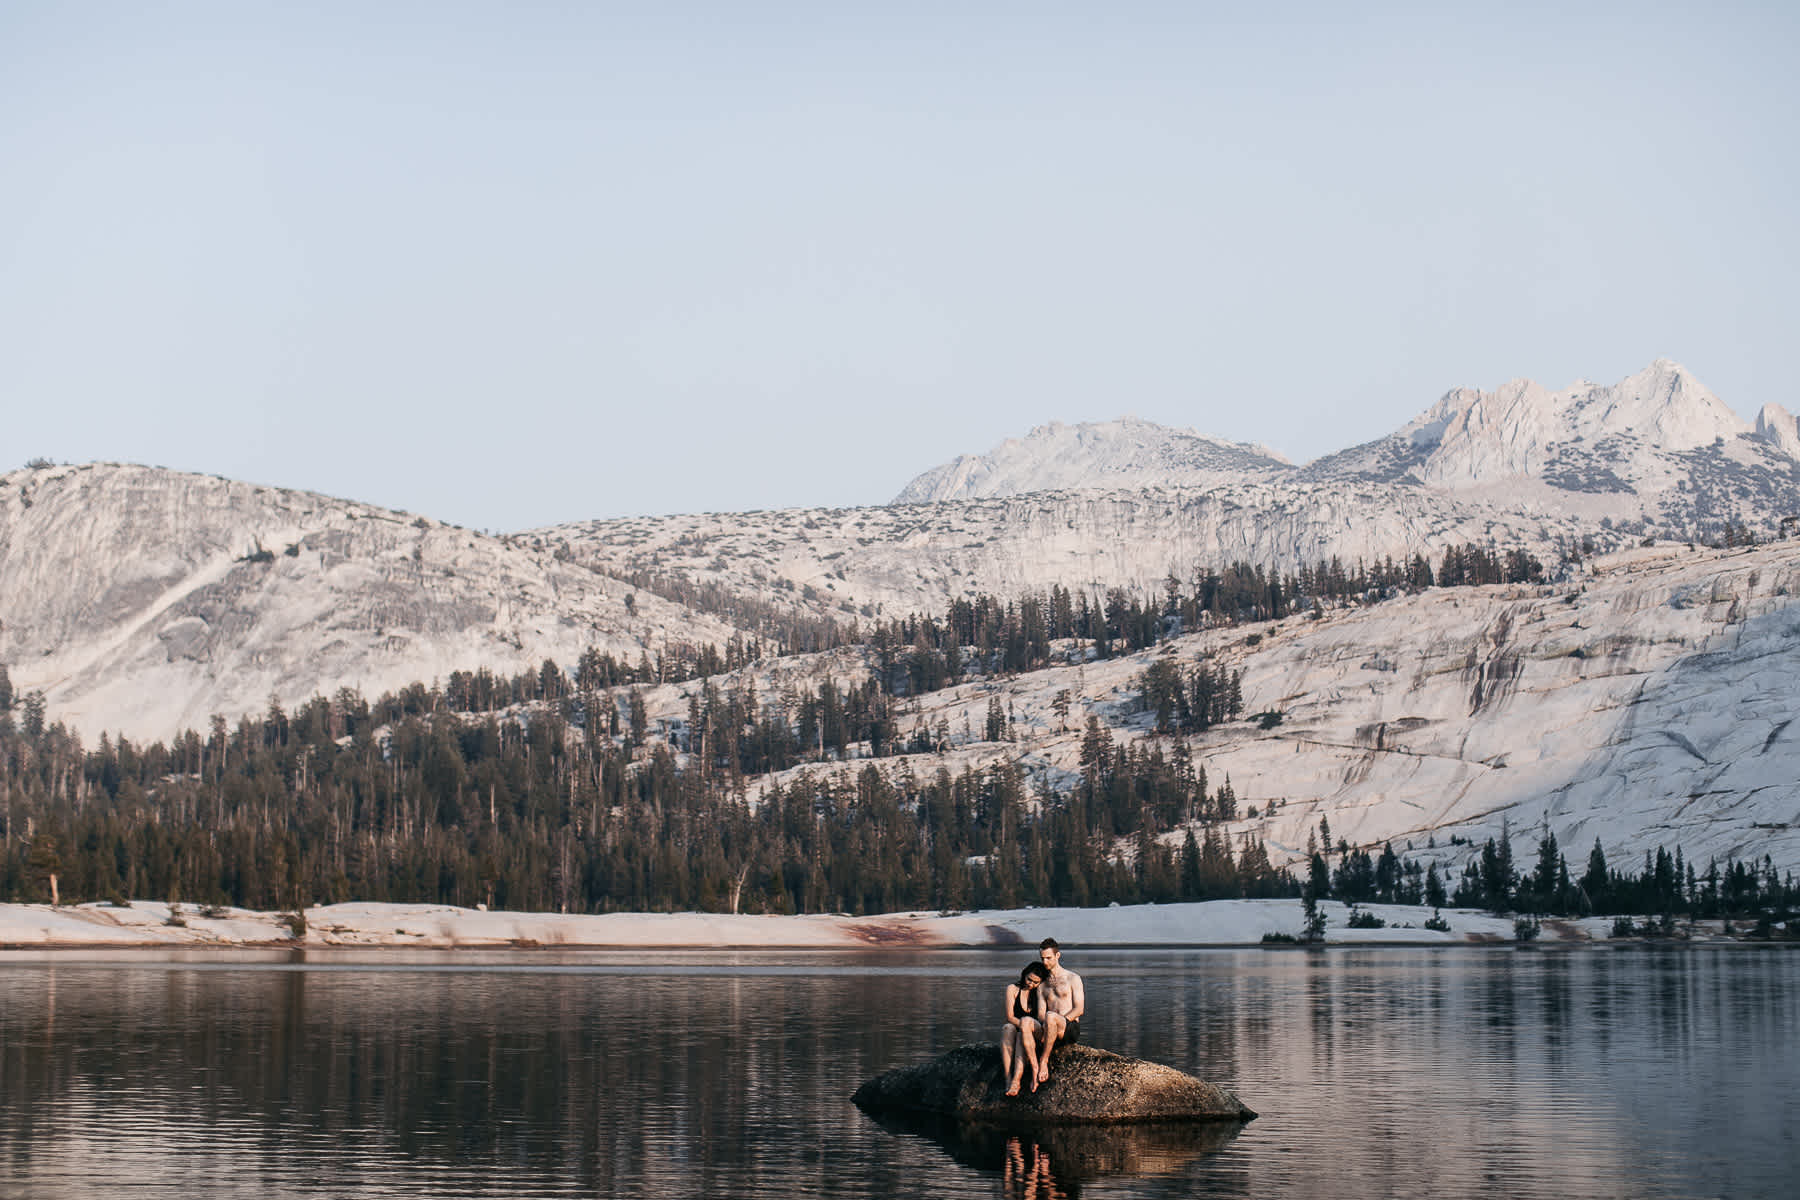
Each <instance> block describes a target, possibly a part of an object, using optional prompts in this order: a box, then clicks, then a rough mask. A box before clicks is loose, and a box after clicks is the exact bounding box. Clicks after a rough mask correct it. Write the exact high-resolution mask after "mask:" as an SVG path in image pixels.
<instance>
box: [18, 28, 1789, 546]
mask: <svg viewBox="0 0 1800 1200" xmlns="http://www.w3.org/2000/svg"><path fill="white" fill-rule="evenodd" d="M1248 9H1255V10H1256V11H1254V12H1252V11H1246V10H1248ZM1797 14H1800V6H1795V5H1792V4H1785V3H1767V4H1733V3H1712V4H1706V5H1699V4H1693V5H1659V4H1653V3H1637V4H1628V5H1627V4H1617V5H1615V4H1600V3H1594V4H1555V5H1534V4H1529V3H1521V4H1512V5H1504V6H1502V5H1479V6H1478V5H1466V4H1446V3H1441V2H1440V3H1430V4H1418V5H1410V4H1378V3H1370V4H1363V5H1343V4H1318V5H1313V4H1305V3H1290V4H1279V5H1255V6H1249V5H1242V4H1233V5H1211V4H1204V3H1198V2H1192V3H1132V2H1130V0H1122V2H1121V3H1118V4H1110V5H1105V6H1100V5H1093V4H1065V3H1057V2H1055V0H1040V2H1036V3H1029V4H1026V3H983V4H977V5H970V4H938V3H930V2H921V3H910V4H905V5H861V4H842V3H819V4H802V3H787V2H784V0H766V2H763V3H758V4H741V3H730V4H724V3H721V4H702V3H679V2H673V0H672V2H671V3H667V4H635V5H626V4H610V3H583V4H551V3H528V2H522V3H507V4H501V3H490V4H461V3H452V2H434V3H424V4H409V3H398V2H393V3H381V4H353V3H323V4H317V5H292V4H260V3H253V2H245V0H230V2H225V3H216V4H214V3H182V2H180V0H176V2H174V3H170V4H164V5H154V6H151V5H141V4H137V3H125V4H109V3H104V2H101V3H93V4H82V5H68V4H63V3H37V2H34V0H8V2H7V3H6V4H4V5H0V164H3V166H0V180H3V182H0V418H3V420H0V431H3V432H0V439H3V440H0V470H3V469H11V468H13V467H17V466H20V465H22V464H24V463H25V462H26V461H27V460H29V459H34V458H49V459H53V460H56V461H64V462H87V461H112V462H136V463H148V464H152V465H158V466H166V467H172V468H178V469H182V470H190V471H198V472H204V473H207V474H215V475H223V476H228V477H232V478H238V479H246V480H251V481H254V482H259V483H267V484H276V485H281V486H285V487H293V488H302V489H309V490H314V491H320V492H325V493H328V494H331V495H336V496H343V497H348V498H353V499H357V500H363V501H368V502H372V503H376V504H382V505H387V506H390V507H394V508H398V509H403V510H406V511H410V512H417V513H423V514H427V515H430V516H433V517H436V518H439V519H441V520H445V521H452V522H455V523H458V524H463V525H467V526H470V527H473V528H480V529H491V530H495V531H507V530H517V529H524V528H531V527H535V526H541V525H547V524H552V523H557V522H563V521H575V520H583V519H588V518H602V517H616V516H627V515H637V514H656V513H674V512H701V511H718V512H729V511H745V510H753V509H770V508H787V507H797V506H806V505H831V506H849V505H860V504H880V503H885V502H886V501H888V500H889V499H891V498H892V497H893V496H894V494H895V493H897V492H898V491H899V490H900V489H901V488H902V487H903V486H904V485H905V484H906V482H907V481H908V480H909V479H911V478H912V477H913V476H914V475H916V474H918V473H919V472H921V471H924V470H926V469H928V468H930V467H932V466H935V465H937V464H939V463H941V462H945V461H947V460H949V459H951V458H953V457H955V456H956V455H958V454H963V453H981V452H984V451H986V450H988V449H991V448H992V447H993V446H994V445H995V444H997V443H998V442H1000V441H1001V440H1002V439H1004V438H1007V437H1016V436H1022V435H1023V434H1025V433H1026V432H1027V431H1029V430H1030V429H1031V428H1032V427H1033V426H1036V425H1039V424H1043V423H1045V422H1048V421H1051V420H1061V421H1065V422H1075V421H1097V420H1109V419H1112V418H1114V417H1118V416H1122V415H1127V414H1129V415H1135V416H1138V417H1141V418H1144V419H1147V420H1152V421H1158V422H1161V423H1164V424H1168V425H1174V426H1182V427H1190V428H1194V429H1198V430H1200V431H1201V432H1203V433H1209V434H1215V435H1218V436H1221V437H1226V438H1230V439H1233V440H1239V441H1251V442H1260V443H1263V444H1265V445H1268V446H1270V447H1272V448H1274V449H1276V450H1278V451H1280V452H1281V453H1283V454H1285V455H1287V456H1288V457H1289V458H1291V459H1293V460H1294V461H1296V462H1302V461H1306V460H1308V459H1311V458H1314V457H1317V456H1319V455H1321V454H1326V453H1330V452H1332V451H1334V450H1338V449H1342V448H1344V447H1346V446H1350V445H1354V444H1356V443H1359V442H1363V441H1367V440H1369V439H1371V438H1375V437H1378V436H1381V435H1382V434H1385V433H1387V432H1390V431H1391V430H1393V429H1394V428H1396V427H1398V426H1399V425H1401V424H1403V423H1405V422H1406V421H1407V420H1409V419H1411V418H1412V417H1413V416H1415V415H1417V414H1418V413H1420V412H1421V411H1423V410H1424V409H1426V408H1427V407H1429V406H1430V405H1431V404H1432V403H1433V402H1434V401H1435V400H1436V399H1437V398H1438V397H1439V396H1441V395H1442V394H1443V393H1444V392H1445V391H1447V390H1449V389H1451V388H1453V387H1460V386H1475V387H1481V388H1487V389H1491V388H1493V387H1496V386H1498V385H1499V384H1501V383H1504V382H1505V381H1507V380H1509V379H1513V378H1518V377H1526V378H1532V379H1536V380H1538V381H1539V382H1541V383H1543V384H1545V385H1546V386H1549V387H1563V386H1566V385H1568V384H1569V383H1572V382H1574V381H1575V380H1577V379H1591V380H1594V381H1596V382H1601V383H1611V382H1616V381H1617V380H1619V379H1622V378H1624V377H1625V376H1626V375H1629V374H1631V373H1633V372H1635V371H1637V370H1638V369H1640V368H1642V367H1643V366H1645V365H1646V364H1648V363H1649V362H1650V361H1651V360H1652V359H1655V358H1658V357H1667V358H1672V359H1674V360H1676V361H1678V362H1681V363H1683V364H1684V365H1685V366H1687V367H1688V368H1689V369H1690V370H1692V371H1693V372H1694V373H1695V374H1696V375H1697V376H1698V377H1699V378H1700V379H1701V380H1702V381H1703V382H1704V383H1705V384H1707V386H1709V387H1710V388H1711V389H1712V390H1713V391H1714V392H1716V393H1717V394H1718V395H1719V396H1720V397H1721V398H1722V399H1724V400H1725V402H1726V403H1727V404H1728V405H1730V406H1731V407H1733V408H1734V409H1735V410H1736V411H1737V412H1738V413H1739V414H1740V415H1742V416H1744V417H1745V418H1746V419H1751V418H1753V417H1754V416H1755V413H1756V411H1757V410H1758V409H1759V408H1760V407H1761V406H1762V405H1763V404H1764V403H1768V402H1774V403H1778V404H1782V405H1785V406H1786V407H1787V408H1789V409H1790V410H1794V409H1800V395H1796V394H1795V391H1796V389H1795V386H1794V383H1793V380H1794V373H1793V371H1792V369H1791V365H1790V360H1791V358H1792V357H1793V356H1792V352H1791V347H1792V346H1793V344H1794V342H1795V338H1796V335H1795V320H1794V318H1795V315H1796V311H1795V300H1794V294H1795V293H1794V282H1795V280H1796V279H1797V278H1800V220H1797V219H1796V213H1800V207H1797V206H1796V204H1795V197H1796V195H1797V194H1800V170H1797V168H1796V158H1797V155H1800V150H1797V147H1800V136H1797V134H1796V131H1800V72H1796V71H1795V70H1794V69H1793V63H1794V61H1795V55H1796V52H1797V51H1800V15H1797Z"/></svg>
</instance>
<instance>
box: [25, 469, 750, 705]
mask: <svg viewBox="0 0 1800 1200" xmlns="http://www.w3.org/2000/svg"><path fill="white" fill-rule="evenodd" d="M635 592H636V589H634V588H632V587H630V586H628V585H626V584H624V583H622V582H620V581H618V580H616V579H607V578H603V577H600V576H597V575H595V574H594V573H593V572H592V571H589V570H585V569H583V568H581V567H579V566H575V565H573V564H570V563H566V562H559V561H557V560H556V559H555V558H554V557H553V556H552V555H550V554H549V553H546V552H544V551H542V550H539V549H533V548H530V547H528V546H523V545H520V544H518V543H517V542H515V541H513V540H510V539H504V538H495V537H490V536H487V535H485V534H480V533H474V532H471V531H469V530H466V529H460V528H457V527H455V526H451V525H445V524H442V523H441V522H438V521H433V520H430V519H429V518H426V517H416V516H413V515H411V514H407V513H399V512H392V511H389V510H386V509H381V508H376V507H374V506H371V505H367V504H358V503H356V502H354V501H348V500H337V499H332V498H330V497H326V496H320V495H316V494H313V493H310V492H297V491H290V490H287V489H282V488H271V487H258V486H255V485H252V484H247V483H237V482H233V481H230V480H224V479H216V478H213V477H210V476H202V475H190V474H184V473H181V472H175V471H166V470H160V469H156V468H150V467H136V466H115V465H102V464H96V465H89V466H64V467H49V468H40V469H31V468H26V469H24V470H19V471H14V472H11V473H9V474H7V475H5V476H0V663H4V664H6V665H7V667H8V671H9V674H10V676H11V679H12V683H13V687H14V689H15V691H16V692H18V693H20V694H23V693H25V692H28V691H31V690H34V689H36V690H41V691H43V692H44V693H45V696H46V699H47V701H48V706H49V709H50V713H51V716H52V717H53V718H54V719H58V720H63V721H65V722H67V723H69V724H71V725H74V726H76V727H78V728H82V729H84V730H86V731H87V732H88V733H90V734H91V735H98V734H99V733H100V732H102V731H108V732H115V733H117V732H124V733H126V734H129V735H130V736H133V737H157V738H166V737H169V736H172V735H173V734H175V733H176V732H177V731H178V730H180V729H183V728H200V729H204V728H205V726H206V723H207V721H208V719H209V717H210V716H211V715H212V714H214V713H220V714H224V715H225V716H227V717H228V718H230V719H233V720H235V719H236V718H237V717H239V716H242V715H245V714H249V713H260V712H262V711H263V710H265V709H266V708H267V707H268V705H269V702H270V700H271V698H273V699H275V700H277V701H278V702H280V703H282V704H284V705H289V706H291V705H293V704H296V703H298V702H300V701H303V700H306V699H308V698H310V697H312V696H315V695H330V694H332V693H333V692H335V691H336V690H337V689H338V688H340V687H353V688H357V689H359V690H361V691H363V692H364V693H366V694H367V695H368V697H369V698H371V699H373V698H374V697H375V696H377V695H379V694H380V693H381V692H382V691H384V690H396V689H399V688H401V687H403V686H405V685H406V684H409V683H413V682H426V683H429V682H431V681H432V680H434V679H437V680H442V679H445V678H447V677H448V675H449V673H450V672H451V671H453V670H474V669H476V668H479V667H487V668H489V669H491V670H494V671H497V672H503V673H504V674H506V675H508V676H511V675H513V674H516V673H518V672H520V671H524V670H536V669H537V668H538V666H539V665H540V664H541V663H542V662H543V661H544V659H546V658H552V659H555V660H556V661H557V662H558V663H561V664H564V665H565V666H569V667H572V666H573V665H574V664H575V663H576V662H577V660H578V658H579V656H580V654H581V652H582V651H583V650H584V649H587V648H589V647H593V648H596V649H599V650H601V651H603V652H607V653H611V654H613V655H615V656H617V657H620V658H623V659H625V660H627V661H631V662H635V661H637V659H638V657H639V655H641V654H644V653H646V652H648V653H649V654H650V655H651V656H652V657H654V656H655V655H656V654H658V653H660V652H661V651H662V650H664V649H665V648H666V647H667V645H668V643H669V642H671V641H689V640H693V641H700V642H706V641H714V642H717V643H719V644H723V643H724V642H725V641H726V640H727V639H729V637H730V636H731V633H732V630H731V628H730V627H729V626H727V625H725V624H723V623H722V622H720V621H718V620H716V619H715V618H712V617H709V616H706V615H704V614H701V613H696V612H693V611H690V610H687V609H685V608H682V607H680V606H678V605H674V604H670V603H668V602H666V601H663V600H660V599H658V598H657V597H654V596H650V595H634V593H635ZM628 596H630V597H631V598H632V600H631V605H630V606H629V607H628V606H627V604H626V599H627V597H628Z"/></svg>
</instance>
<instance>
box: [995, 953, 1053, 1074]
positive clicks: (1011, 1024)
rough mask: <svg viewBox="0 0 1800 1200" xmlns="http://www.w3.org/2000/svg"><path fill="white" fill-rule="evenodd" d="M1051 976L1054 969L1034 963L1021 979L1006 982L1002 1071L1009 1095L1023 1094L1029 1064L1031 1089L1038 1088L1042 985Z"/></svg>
mask: <svg viewBox="0 0 1800 1200" xmlns="http://www.w3.org/2000/svg"><path fill="white" fill-rule="evenodd" d="M1049 977H1050V968H1048V967H1046V966H1045V965H1044V964H1043V963H1041V962H1034V963H1031V964H1030V965H1029V966H1027V967H1026V968H1025V969H1024V970H1023V971H1020V972H1019V982H1017V983H1009V984H1007V985H1006V1025H1005V1027H1004V1028H1002V1029H1001V1031H1000V1071H1001V1074H1002V1075H1004V1076H1005V1077H1006V1094H1007V1095H1009V1096H1016V1095H1018V1094H1019V1084H1020V1083H1021V1082H1023V1076H1024V1071H1025V1067H1026V1066H1027V1064H1029V1065H1030V1067H1031V1090H1032V1091H1034V1092H1035V1091H1037V1085H1038V1061H1037V1047H1036V1044H1035V1040H1036V1039H1037V1038H1038V1037H1039V1036H1040V1032H1041V1031H1042V1029H1043V1024H1042V1022H1040V1021H1039V1020H1038V1004H1037V1000H1038V995H1037V989H1038V985H1039V984H1041V983H1043V982H1044V980H1046V979H1048V978H1049Z"/></svg>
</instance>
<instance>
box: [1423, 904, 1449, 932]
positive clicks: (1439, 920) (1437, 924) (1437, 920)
mask: <svg viewBox="0 0 1800 1200" xmlns="http://www.w3.org/2000/svg"><path fill="white" fill-rule="evenodd" d="M1425 928H1427V929H1432V930H1436V931H1437V932H1438V933H1449V932H1450V922H1448V921H1446V920H1444V914H1443V913H1441V912H1439V911H1438V910H1437V909H1435V908H1434V909H1432V910H1431V919H1430V920H1428V921H1426V922H1425Z"/></svg>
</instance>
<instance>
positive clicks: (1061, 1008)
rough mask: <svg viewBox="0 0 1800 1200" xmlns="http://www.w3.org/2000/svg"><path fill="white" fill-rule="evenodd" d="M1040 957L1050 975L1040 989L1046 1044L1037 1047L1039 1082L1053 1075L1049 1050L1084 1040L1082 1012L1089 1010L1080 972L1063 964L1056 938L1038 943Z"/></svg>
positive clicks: (1038, 991)
mask: <svg viewBox="0 0 1800 1200" xmlns="http://www.w3.org/2000/svg"><path fill="white" fill-rule="evenodd" d="M1038 961H1039V962H1041V963H1043V964H1044V965H1045V966H1046V967H1048V968H1050V978H1048V979H1046V980H1044V982H1043V983H1042V984H1041V985H1039V986H1038V987H1037V988H1036V989H1035V990H1036V992H1037V1003H1038V1017H1039V1019H1040V1020H1041V1021H1042V1022H1043V1025H1044V1031H1043V1034H1042V1038H1043V1048H1042V1049H1041V1050H1039V1051H1038V1082H1039V1083H1045V1082H1047V1081H1048V1080H1049V1078H1050V1051H1051V1050H1052V1049H1053V1048H1054V1047H1055V1046H1056V1044H1057V1043H1058V1042H1061V1043H1062V1044H1063V1045H1065V1046H1073V1045H1074V1044H1075V1043H1076V1042H1079V1041H1080V1040H1081V1014H1082V1013H1084V1012H1086V1011H1087V993H1085V992H1084V991H1082V988H1081V976H1079V975H1077V974H1076V973H1075V972H1073V971H1069V970H1065V969H1064V968H1063V966H1062V947H1060V946H1058V945H1057V944H1056V939H1055V938H1045V939H1044V940H1043V941H1041V942H1039V943H1038Z"/></svg>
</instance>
